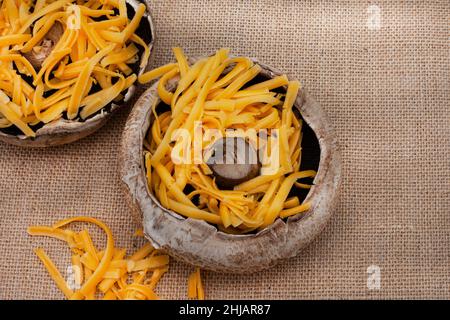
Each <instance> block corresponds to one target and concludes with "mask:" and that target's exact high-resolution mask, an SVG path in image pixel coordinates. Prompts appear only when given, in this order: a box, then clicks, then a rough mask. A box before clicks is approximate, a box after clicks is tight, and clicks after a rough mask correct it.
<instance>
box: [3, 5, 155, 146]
mask: <svg viewBox="0 0 450 320" xmlns="http://www.w3.org/2000/svg"><path fill="white" fill-rule="evenodd" d="M126 4H127V10H128V15H129V16H133V13H134V12H136V10H137V8H138V6H139V5H140V4H141V2H139V1H138V0H126ZM136 34H138V35H139V36H140V37H141V38H142V39H143V40H144V42H145V43H146V45H147V46H148V48H149V50H150V53H151V52H152V48H153V42H154V38H155V30H154V26H153V21H152V18H151V15H150V13H149V12H148V10H146V12H145V13H144V16H143V18H142V20H141V23H140V25H139V27H138V28H137V30H136ZM60 37H61V24H60V23H55V25H54V26H53V27H52V28H51V30H50V31H49V32H48V33H47V35H46V36H45V39H44V40H43V41H42V42H41V43H40V44H39V45H38V46H37V48H35V49H33V50H32V51H30V52H28V53H27V54H25V53H23V55H24V57H25V58H26V59H28V60H29V61H30V63H31V64H32V65H33V66H34V67H35V68H36V70H37V71H38V70H39V68H40V67H41V66H42V62H43V61H44V60H45V58H46V57H47V56H48V55H49V54H50V52H51V51H52V49H53V48H54V46H55V44H56V43H57V42H58V39H59V38H60ZM142 54H143V51H142V48H139V52H138V55H139V57H141V56H142ZM138 60H139V61H136V62H134V63H133V64H132V65H130V67H131V69H132V71H133V72H134V73H136V75H140V74H142V73H143V72H144V71H145V69H146V65H147V63H144V65H145V66H144V67H141V66H140V60H141V59H138ZM25 80H26V81H27V82H28V83H31V82H32V80H30V79H25ZM137 85H138V83H137V81H136V83H135V84H133V85H131V86H130V87H129V88H128V89H126V90H125V91H123V92H122V99H120V100H114V101H113V102H111V103H109V104H108V105H106V106H105V107H103V108H102V109H101V110H99V111H97V112H96V113H95V114H93V115H91V116H89V117H88V118H86V119H81V118H80V117H77V118H75V119H72V120H71V119H68V117H67V116H65V115H64V116H63V117H60V118H59V119H57V120H53V121H51V122H49V123H45V124H44V123H42V122H41V123H38V124H36V125H35V126H33V127H32V129H33V130H34V131H35V135H36V136H35V137H30V136H26V135H25V134H23V133H22V132H21V131H20V130H19V129H17V128H16V127H14V126H11V127H7V128H1V129H0V141H3V142H6V143H9V144H13V145H18V146H23V147H48V146H55V145H62V144H66V143H71V142H73V141H76V140H79V139H81V138H84V137H86V136H88V135H90V134H92V133H94V132H95V131H97V130H98V129H99V128H101V127H102V126H103V125H104V124H105V123H106V122H107V121H108V120H109V118H110V117H111V116H112V114H114V113H115V112H116V111H117V110H118V109H119V108H121V107H123V106H125V105H127V104H128V103H130V101H131V98H132V97H133V95H134V93H135V92H136V89H137Z"/></svg>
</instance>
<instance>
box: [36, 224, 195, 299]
mask: <svg viewBox="0 0 450 320" xmlns="http://www.w3.org/2000/svg"><path fill="white" fill-rule="evenodd" d="M74 222H82V223H89V224H94V225H96V226H98V227H100V228H101V229H102V230H103V231H104V232H105V233H106V236H107V241H106V247H105V248H104V249H97V246H96V245H95V244H94V241H93V238H92V237H91V235H90V234H89V231H88V230H87V229H83V230H81V231H79V232H76V231H74V230H71V229H68V228H67V226H68V225H69V224H72V223H74ZM28 234H30V235H32V236H48V237H53V238H56V239H59V240H63V241H65V242H67V243H68V244H69V247H70V249H71V250H72V256H71V269H70V270H71V271H72V272H73V274H71V275H70V276H71V280H73V281H69V279H65V278H64V277H63V274H61V272H60V271H59V270H58V269H57V268H56V266H55V264H54V263H53V262H52V260H51V259H50V258H49V257H48V256H47V254H46V253H45V251H44V250H43V249H41V248H39V249H36V250H35V253H36V255H37V256H38V258H39V259H40V260H41V261H42V263H43V264H44V267H45V268H46V269H47V271H48V272H49V274H50V276H51V278H52V279H53V280H54V281H55V283H56V285H57V286H58V288H59V289H60V290H61V291H62V292H63V293H64V295H65V296H66V297H67V298H68V299H86V300H93V299H96V298H101V299H104V300H129V299H145V300H155V299H158V295H157V294H156V293H155V291H154V290H155V288H156V285H157V283H158V282H159V281H160V279H161V277H162V276H163V275H164V273H166V272H167V270H168V266H169V256H167V255H165V254H163V253H162V252H160V251H159V250H156V249H155V248H153V247H152V245H151V244H150V243H146V244H144V245H143V246H142V247H141V248H140V249H138V250H137V251H136V252H134V253H133V254H132V255H130V256H128V257H126V250H125V249H119V248H115V247H114V239H113V237H112V233H111V231H110V229H109V228H108V227H107V226H106V225H105V224H104V223H103V222H101V221H99V220H97V219H94V218H91V217H75V218H69V219H65V220H62V221H59V222H57V223H55V224H54V225H53V226H30V227H29V228H28ZM195 281H196V288H197V289H196V290H197V291H198V297H199V298H200V297H203V287H202V285H201V280H200V272H199V271H198V274H197V275H196V278H195ZM72 286H73V287H72Z"/></svg>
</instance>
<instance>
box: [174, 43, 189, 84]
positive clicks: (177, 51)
mask: <svg viewBox="0 0 450 320" xmlns="http://www.w3.org/2000/svg"><path fill="white" fill-rule="evenodd" d="M173 53H174V55H175V59H177V61H178V69H179V70H180V76H181V77H182V78H183V77H184V76H185V75H186V74H187V73H188V71H189V63H188V61H187V59H186V56H185V55H184V52H183V49H181V48H179V47H176V48H173Z"/></svg>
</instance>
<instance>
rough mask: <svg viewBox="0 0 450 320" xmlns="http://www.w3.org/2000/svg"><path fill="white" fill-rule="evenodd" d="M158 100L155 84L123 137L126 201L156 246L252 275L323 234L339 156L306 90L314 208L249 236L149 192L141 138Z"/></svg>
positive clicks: (266, 70)
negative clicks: (314, 154) (314, 157)
mask: <svg viewBox="0 0 450 320" xmlns="http://www.w3.org/2000/svg"><path fill="white" fill-rule="evenodd" d="M254 62H255V63H258V64H259V65H261V67H262V71H261V75H262V76H265V77H267V78H273V77H275V76H278V75H281V73H280V72H279V71H277V70H275V69H273V68H271V67H269V66H267V65H264V64H261V63H259V62H257V61H255V60H254ZM158 101H159V98H158V94H157V83H155V84H154V85H153V86H152V87H150V88H149V89H148V90H147V91H145V92H144V93H143V94H142V96H141V97H140V98H139V100H138V101H137V102H136V103H135V105H134V107H133V110H132V111H131V113H130V115H129V117H128V120H127V123H126V126H125V130H124V132H123V135H122V145H121V150H120V176H121V181H122V186H123V189H124V192H125V196H126V200H127V202H128V204H129V206H130V208H131V209H132V213H133V216H134V217H135V218H136V220H137V221H139V222H141V223H142V224H143V228H144V234H145V237H146V238H147V239H148V240H149V241H150V242H151V244H152V245H153V246H155V247H156V248H158V249H162V250H164V251H166V252H167V253H168V254H170V255H171V256H173V257H174V258H176V259H179V260H181V261H184V262H187V263H190V264H192V265H195V266H199V267H201V268H204V269H208V270H212V271H219V272H231V273H249V272H256V271H260V270H262V269H266V268H269V267H271V266H274V265H275V264H276V263H278V262H280V261H282V260H284V259H287V258H290V257H293V256H295V255H297V254H298V253H299V252H300V250H301V249H302V248H304V247H305V246H306V245H307V244H309V243H310V242H311V241H312V240H313V239H314V238H315V237H316V236H318V235H319V234H320V233H321V231H322V230H323V229H324V227H325V225H326V223H327V221H328V220H329V218H330V217H331V215H332V213H333V211H334V209H335V206H336V204H337V200H338V194H339V186H340V181H341V157H340V152H339V147H338V143H337V139H336V136H335V133H334V131H333V129H332V127H331V124H330V122H329V120H328V117H327V115H326V113H325V112H324V110H323V109H322V108H321V107H320V105H319V103H317V101H316V100H314V98H313V97H311V96H310V95H309V94H308V93H307V92H306V91H305V90H303V89H301V90H300V91H299V94H298V96H297V99H296V101H295V104H294V105H295V107H296V108H297V109H298V111H299V112H300V114H301V116H302V117H303V119H304V121H305V122H306V123H307V124H308V125H309V126H310V128H311V129H312V130H313V131H314V133H315V135H316V137H317V140H318V143H319V146H320V161H319V169H318V172H317V175H316V177H315V178H314V185H313V186H312V187H311V189H310V191H309V193H308V194H307V196H306V199H305V201H308V202H310V203H311V208H310V210H308V211H307V212H305V213H302V214H298V215H295V216H291V217H289V218H288V219H286V220H282V219H277V220H276V221H275V222H274V223H273V224H272V225H270V226H268V227H266V228H265V229H263V230H261V231H259V232H257V233H256V234H245V235H234V234H227V233H224V232H222V231H219V230H218V229H217V228H216V227H215V226H213V225H211V224H208V223H207V222H205V221H202V220H197V219H192V218H185V217H183V216H181V215H180V214H178V213H176V212H174V211H172V210H169V209H166V208H164V207H162V206H161V204H160V203H159V201H158V200H157V199H156V198H155V196H154V195H153V194H152V193H150V192H149V189H148V186H147V180H146V173H145V165H144V156H143V139H144V138H145V135H146V132H147V130H148V128H149V127H150V125H151V122H152V120H153V119H152V117H153V116H152V111H151V106H152V105H153V104H154V103H155V102H156V103H158Z"/></svg>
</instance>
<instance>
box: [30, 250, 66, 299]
mask: <svg viewBox="0 0 450 320" xmlns="http://www.w3.org/2000/svg"><path fill="white" fill-rule="evenodd" d="M34 252H35V253H36V255H37V256H38V258H39V259H40V260H41V261H42V263H43V264H44V266H45V268H46V269H47V271H48V273H49V274H50V276H51V277H52V279H53V281H55V283H56V285H57V286H58V288H59V289H60V290H61V291H62V292H63V293H64V295H65V296H66V297H67V298H71V297H72V296H73V291H72V290H71V289H70V288H69V287H68V286H67V283H66V281H65V280H64V278H63V277H62V275H61V273H60V272H59V271H58V269H57V268H56V266H55V264H54V263H53V262H52V260H50V258H49V257H48V256H47V254H46V253H45V251H44V250H43V249H41V248H38V249H36V250H34Z"/></svg>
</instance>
